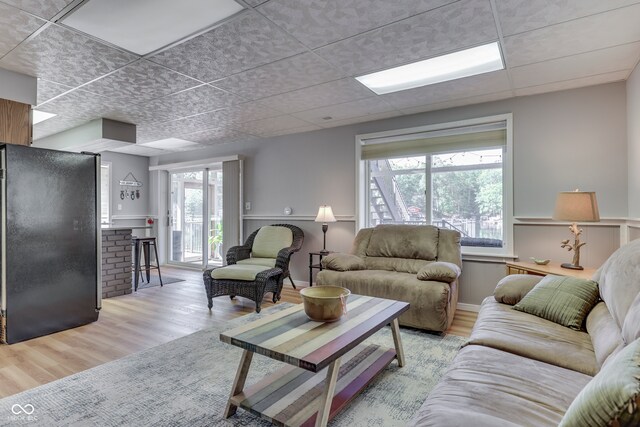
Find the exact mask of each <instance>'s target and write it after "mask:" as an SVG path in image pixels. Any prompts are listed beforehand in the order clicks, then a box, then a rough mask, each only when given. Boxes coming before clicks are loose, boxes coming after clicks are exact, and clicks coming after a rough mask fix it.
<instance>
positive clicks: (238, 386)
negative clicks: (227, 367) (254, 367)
mask: <svg viewBox="0 0 640 427" xmlns="http://www.w3.org/2000/svg"><path fill="white" fill-rule="evenodd" d="M251 359H253V352H252V351H249V350H243V351H242V357H241V358H240V365H238V371H237V372H236V378H235V379H234V380H233V387H232V388H231V395H230V396H229V401H228V402H227V407H226V408H225V410H224V417H225V418H229V417H230V416H232V415H233V414H235V413H236V410H237V409H238V407H237V406H236V405H234V404H233V403H231V398H232V397H233V396H235V395H236V394H238V393H240V392H241V391H242V390H243V389H244V382H245V380H246V379H247V374H248V373H249V367H250V366H251Z"/></svg>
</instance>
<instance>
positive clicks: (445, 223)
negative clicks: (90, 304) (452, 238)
mask: <svg viewBox="0 0 640 427" xmlns="http://www.w3.org/2000/svg"><path fill="white" fill-rule="evenodd" d="M502 174H503V169H502V150H501V149H498V150H483V151H469V152H458V153H447V154H439V155H437V156H436V155H434V156H432V169H431V179H432V224H433V225H436V226H438V227H442V228H450V229H454V230H458V231H459V232H460V233H461V235H462V244H463V246H483V247H502V245H503V229H502V224H503V218H502V216H503V209H502V207H503V189H502V182H503V180H502Z"/></svg>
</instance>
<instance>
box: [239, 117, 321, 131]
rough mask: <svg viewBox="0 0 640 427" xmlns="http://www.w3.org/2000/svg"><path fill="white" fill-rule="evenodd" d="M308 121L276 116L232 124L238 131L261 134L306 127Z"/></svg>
mask: <svg viewBox="0 0 640 427" xmlns="http://www.w3.org/2000/svg"><path fill="white" fill-rule="evenodd" d="M309 124H310V123H308V122H305V121H303V120H300V119H298V118H296V117H293V116H287V115H285V116H278V117H272V118H269V119H262V120H254V121H252V122H245V123H238V124H234V125H233V128H234V129H236V130H239V131H240V132H245V133H249V134H251V135H257V136H263V135H265V134H269V133H273V132H277V131H281V130H287V129H294V128H301V127H307V126H309Z"/></svg>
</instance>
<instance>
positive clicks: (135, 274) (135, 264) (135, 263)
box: [133, 240, 140, 291]
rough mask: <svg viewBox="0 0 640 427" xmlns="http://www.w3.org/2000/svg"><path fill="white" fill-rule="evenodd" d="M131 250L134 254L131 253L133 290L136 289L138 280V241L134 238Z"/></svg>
mask: <svg viewBox="0 0 640 427" xmlns="http://www.w3.org/2000/svg"><path fill="white" fill-rule="evenodd" d="M133 251H134V252H135V254H134V255H133V270H134V272H133V290H134V291H137V290H138V282H139V279H138V277H139V272H140V242H139V241H137V240H136V242H135V244H134V246H133Z"/></svg>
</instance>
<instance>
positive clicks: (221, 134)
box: [183, 128, 256, 145]
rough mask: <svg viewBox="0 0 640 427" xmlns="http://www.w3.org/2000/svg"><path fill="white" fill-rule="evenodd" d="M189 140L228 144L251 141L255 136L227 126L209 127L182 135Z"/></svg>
mask: <svg viewBox="0 0 640 427" xmlns="http://www.w3.org/2000/svg"><path fill="white" fill-rule="evenodd" d="M183 137H184V138H186V139H188V140H189V141H194V142H197V143H199V144H202V145H213V144H229V143H232V142H242V141H252V140H254V139H256V137H255V136H253V135H249V134H246V133H242V132H238V131H236V130H233V129H228V128H218V129H209V130H205V131H201V132H195V133H190V134H186V135H183Z"/></svg>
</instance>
